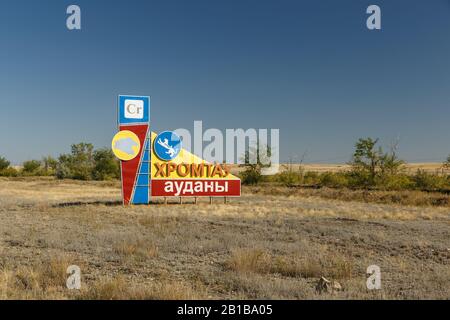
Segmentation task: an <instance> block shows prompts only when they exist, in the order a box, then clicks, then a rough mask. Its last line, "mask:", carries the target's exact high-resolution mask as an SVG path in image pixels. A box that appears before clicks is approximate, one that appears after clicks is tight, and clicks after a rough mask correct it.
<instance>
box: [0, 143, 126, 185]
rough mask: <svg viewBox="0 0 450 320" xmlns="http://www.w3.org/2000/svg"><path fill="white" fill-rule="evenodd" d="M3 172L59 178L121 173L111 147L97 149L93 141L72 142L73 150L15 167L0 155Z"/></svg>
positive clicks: (107, 177) (105, 177)
mask: <svg viewBox="0 0 450 320" xmlns="http://www.w3.org/2000/svg"><path fill="white" fill-rule="evenodd" d="M0 176H6V177H18V176H55V177H56V178H58V179H76V180H114V179H118V178H119V177H120V163H119V161H118V160H117V159H116V157H115V156H114V154H113V152H112V151H111V150H110V149H108V148H101V149H97V150H95V149H94V146H93V145H92V144H91V143H84V142H83V143H78V144H73V145H72V146H71V151H70V153H67V154H61V155H60V156H59V157H58V158H57V159H55V158H53V157H50V156H48V157H44V158H43V159H42V160H29V161H25V162H24V163H23V165H22V166H21V168H19V169H18V168H14V167H12V166H11V163H10V162H9V161H8V160H7V159H6V158H4V157H0Z"/></svg>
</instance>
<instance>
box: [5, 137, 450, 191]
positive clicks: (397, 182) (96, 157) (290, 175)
mask: <svg viewBox="0 0 450 320" xmlns="http://www.w3.org/2000/svg"><path fill="white" fill-rule="evenodd" d="M266 148H267V152H266V153H265V154H267V157H270V153H271V150H270V148H269V147H266ZM252 153H254V154H252ZM253 156H254V157H253ZM243 158H244V162H245V164H244V168H243V170H242V171H241V172H240V173H239V175H240V178H241V179H242V182H243V184H248V185H256V184H259V183H262V182H265V183H275V184H281V185H284V186H288V187H292V186H318V187H332V188H343V187H345V188H364V189H383V190H404V189H416V190H429V191H442V190H444V191H450V174H449V172H450V155H449V156H448V157H447V159H446V161H444V163H443V164H442V167H441V168H440V170H439V171H436V172H427V171H424V170H420V169H419V170H417V171H416V172H415V173H410V172H407V171H406V169H405V166H404V165H405V161H403V160H402V159H400V158H399V157H398V155H397V145H396V144H394V145H391V146H390V148H389V150H388V151H384V150H383V148H382V147H381V146H379V140H378V139H373V138H361V139H359V140H358V141H357V142H356V143H355V149H354V152H353V154H352V156H351V161H350V162H349V163H348V164H349V165H350V169H349V170H346V171H341V172H325V173H318V172H314V171H306V170H304V168H303V166H302V165H301V164H300V165H299V166H298V167H297V168H296V169H294V166H293V165H291V164H286V165H284V170H282V171H281V172H280V173H278V174H276V175H273V176H263V175H262V173H261V171H262V169H263V168H264V165H263V164H262V163H267V161H263V160H266V159H260V153H259V145H258V147H257V148H254V149H252V150H247V152H246V153H245V154H244V155H243ZM251 158H255V159H257V163H256V164H251V163H250V161H249V159H251ZM0 176H6V177H18V176H55V177H56V178H58V179H77V180H115V179H119V178H120V162H119V160H117V158H116V157H115V156H114V154H113V152H112V151H111V150H110V149H108V148H101V149H94V146H93V145H92V144H91V143H84V142H83V143H78V144H74V145H72V146H71V150H70V153H67V154H61V155H60V156H59V157H58V158H56V159H55V158H53V157H50V156H48V157H44V158H43V159H41V160H29V161H25V162H24V163H23V165H22V166H21V167H20V168H15V167H12V166H11V164H10V162H9V161H8V160H7V159H6V158H4V157H1V156H0Z"/></svg>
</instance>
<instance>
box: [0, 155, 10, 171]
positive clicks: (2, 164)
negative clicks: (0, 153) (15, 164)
mask: <svg viewBox="0 0 450 320" xmlns="http://www.w3.org/2000/svg"><path fill="white" fill-rule="evenodd" d="M10 164H11V163H10V162H9V161H8V160H6V159H5V158H3V157H0V171H3V170H5V169H7V168H8V167H9V165H10Z"/></svg>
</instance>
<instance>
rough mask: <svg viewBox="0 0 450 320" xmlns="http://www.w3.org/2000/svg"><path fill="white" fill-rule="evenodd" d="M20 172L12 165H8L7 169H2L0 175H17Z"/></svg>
mask: <svg viewBox="0 0 450 320" xmlns="http://www.w3.org/2000/svg"><path fill="white" fill-rule="evenodd" d="M18 175H19V172H18V171H17V170H16V169H15V168H12V167H8V168H6V169H3V170H0V177H17V176H18Z"/></svg>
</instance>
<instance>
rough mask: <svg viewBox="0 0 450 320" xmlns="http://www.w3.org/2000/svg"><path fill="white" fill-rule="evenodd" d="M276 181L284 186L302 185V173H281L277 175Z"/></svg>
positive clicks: (289, 171)
mask: <svg viewBox="0 0 450 320" xmlns="http://www.w3.org/2000/svg"><path fill="white" fill-rule="evenodd" d="M277 181H278V182H280V183H282V184H283V185H285V186H288V187H289V186H294V185H298V184H302V183H303V172H301V171H291V170H288V171H283V172H281V173H279V174H278V175H277Z"/></svg>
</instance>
